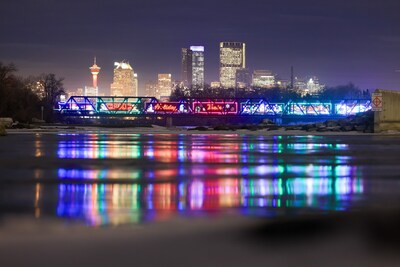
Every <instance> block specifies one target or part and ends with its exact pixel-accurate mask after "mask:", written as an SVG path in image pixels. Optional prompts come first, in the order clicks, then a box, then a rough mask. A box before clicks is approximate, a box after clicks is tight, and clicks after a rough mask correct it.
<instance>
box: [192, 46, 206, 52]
mask: <svg viewBox="0 0 400 267" xmlns="http://www.w3.org/2000/svg"><path fill="white" fill-rule="evenodd" d="M190 50H191V51H193V52H204V46H191V47H190Z"/></svg>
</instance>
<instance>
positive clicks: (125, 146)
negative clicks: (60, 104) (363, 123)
mask: <svg viewBox="0 0 400 267" xmlns="http://www.w3.org/2000/svg"><path fill="white" fill-rule="evenodd" d="M123 138H124V139H119V137H118V136H117V135H116V136H111V137H110V136H99V135H83V136H82V135H80V136H77V135H61V141H60V142H59V146H58V156H59V157H60V158H79V159H80V158H85V159H108V158H109V159H145V160H147V161H149V163H145V164H143V166H141V165H138V164H132V165H127V166H123V167H121V166H120V167H113V166H112V165H110V166H109V167H108V168H104V167H102V169H99V168H96V166H94V168H93V169H80V168H79V167H78V166H74V167H73V168H68V167H64V168H60V169H59V170H58V177H59V178H60V179H62V182H63V183H68V181H69V180H74V179H75V180H91V181H90V182H93V180H101V181H95V182H100V183H102V182H103V180H104V182H105V184H93V185H89V184H88V185H85V184H84V185H78V184H72V185H66V184H65V185H60V186H59V200H58V209H57V212H58V215H59V216H63V217H70V218H81V219H84V220H85V221H86V222H87V223H89V224H92V225H101V224H121V223H127V222H138V221H140V220H162V219H163V218H168V217H169V216H171V215H173V214H176V213H190V212H194V213H196V212H199V211H201V212H212V211H218V210H222V209H225V208H240V209H241V210H242V211H244V212H246V211H247V210H250V209H253V208H254V209H257V208H262V209H260V210H261V211H262V212H267V210H268V211H269V209H270V208H271V209H274V208H280V207H302V208H306V207H312V208H317V209H322V210H326V209H332V210H340V209H346V208H348V207H349V206H350V202H351V201H353V199H354V198H353V195H357V194H362V193H363V191H364V186H363V181H362V179H360V175H361V174H360V169H359V168H357V167H354V166H352V165H351V164H350V163H351V160H352V158H351V157H349V156H343V155H340V153H335V152H337V151H343V150H347V149H348V145H345V144H336V143H334V142H329V141H328V142H324V141H326V139H323V138H320V137H315V136H299V137H296V136H291V137H282V136H274V137H265V136H254V137H249V136H240V135H237V134H231V135H223V136H209V135H193V136H180V135H179V136H176V135H160V136H158V135H125V136H123ZM221 138H223V142H219V141H221V140H220V139H221ZM139 140H140V143H139ZM238 140H239V141H238ZM240 142H242V143H240ZM326 151H329V152H333V153H328V156H326V157H324V158H322V159H317V160H312V161H310V163H309V162H308V161H304V160H298V159H297V158H294V160H290V161H286V159H285V158H282V157H280V155H278V154H279V153H288V154H292V155H293V154H295V155H298V154H299V155H300V154H306V153H307V154H310V155H313V153H315V154H316V155H319V153H321V152H326ZM338 154H339V155H338ZM132 162H135V161H132ZM160 162H161V163H162V164H158V165H157V168H156V167H155V165H153V163H160ZM113 179H114V182H127V181H125V180H124V181H116V180H118V179H129V180H132V181H131V182H138V183H140V185H138V184H133V185H132V184H129V185H122V184H112V183H109V182H112V181H113ZM35 203H36V202H35ZM35 205H36V204H35ZM267 208H268V209H267Z"/></svg>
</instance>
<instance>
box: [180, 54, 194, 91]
mask: <svg viewBox="0 0 400 267" xmlns="http://www.w3.org/2000/svg"><path fill="white" fill-rule="evenodd" d="M181 55H182V60H181V62H182V70H181V80H182V82H183V85H184V86H191V85H192V53H191V51H190V49H189V48H182V54H181Z"/></svg>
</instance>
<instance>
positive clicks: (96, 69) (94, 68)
mask: <svg viewBox="0 0 400 267" xmlns="http://www.w3.org/2000/svg"><path fill="white" fill-rule="evenodd" d="M89 69H90V72H91V73H92V75H93V88H97V75H98V74H99V72H100V69H101V68H100V67H99V66H97V65H96V57H94V62H93V66H91V67H90V68H89Z"/></svg>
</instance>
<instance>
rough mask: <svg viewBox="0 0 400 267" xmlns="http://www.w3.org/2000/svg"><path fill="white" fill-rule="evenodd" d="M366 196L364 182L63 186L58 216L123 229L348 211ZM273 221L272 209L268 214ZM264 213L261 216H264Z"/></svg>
mask: <svg viewBox="0 0 400 267" xmlns="http://www.w3.org/2000/svg"><path fill="white" fill-rule="evenodd" d="M362 193H363V182H362V180H361V179H353V178H337V179H334V180H332V179H313V178H294V179H276V180H268V179H255V180H254V179H252V180H249V179H217V180H201V179H196V180H193V181H190V182H187V183H185V182H182V183H163V184H145V185H140V184H61V185H59V202H58V207H57V214H58V216H61V217H68V218H79V219H83V220H84V221H86V222H87V223H88V224H90V225H102V224H112V225H115V224H121V223H128V222H141V221H151V220H160V219H165V218H168V217H170V216H173V215H176V214H178V213H182V212H183V213H186V215H191V214H196V213H195V212H196V211H201V212H204V213H208V212H215V211H221V210H224V209H226V208H240V210H241V212H243V213H249V212H251V211H252V209H253V208H313V209H316V210H325V211H330V210H345V209H347V208H348V207H349V205H350V204H351V203H352V200H354V199H355V198H357V197H358V196H360V195H361V194H362ZM264 211H265V215H267V212H268V211H269V210H268V209H265V210H264ZM260 212H261V213H262V210H259V211H258V214H260Z"/></svg>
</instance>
